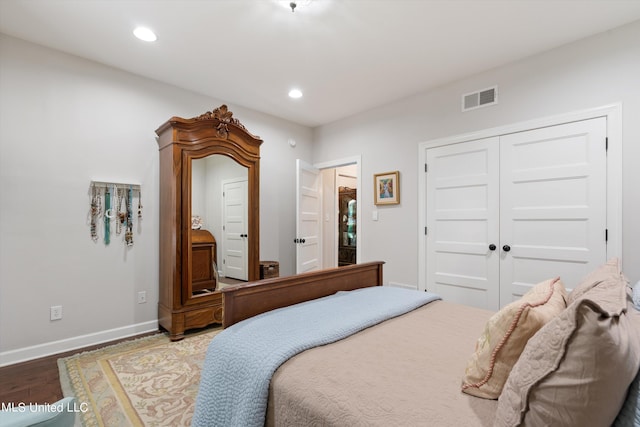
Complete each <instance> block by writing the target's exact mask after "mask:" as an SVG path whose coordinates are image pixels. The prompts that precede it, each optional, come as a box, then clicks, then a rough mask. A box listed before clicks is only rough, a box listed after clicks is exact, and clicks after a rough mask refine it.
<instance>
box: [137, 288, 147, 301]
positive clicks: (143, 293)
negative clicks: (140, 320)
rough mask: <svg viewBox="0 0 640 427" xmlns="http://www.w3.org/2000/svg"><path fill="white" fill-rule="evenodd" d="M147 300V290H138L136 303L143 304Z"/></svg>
mask: <svg viewBox="0 0 640 427" xmlns="http://www.w3.org/2000/svg"><path fill="white" fill-rule="evenodd" d="M145 302H147V291H140V292H138V304H144V303H145Z"/></svg>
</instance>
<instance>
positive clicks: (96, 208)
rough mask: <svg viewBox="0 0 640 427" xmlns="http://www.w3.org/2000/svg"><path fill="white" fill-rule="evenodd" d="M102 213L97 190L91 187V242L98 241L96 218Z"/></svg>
mask: <svg viewBox="0 0 640 427" xmlns="http://www.w3.org/2000/svg"><path fill="white" fill-rule="evenodd" d="M101 212H102V206H101V202H100V194H99V190H98V189H97V188H96V187H95V186H93V187H92V188H91V240H93V241H94V242H97V241H98V226H97V222H98V218H99V217H100V213H101Z"/></svg>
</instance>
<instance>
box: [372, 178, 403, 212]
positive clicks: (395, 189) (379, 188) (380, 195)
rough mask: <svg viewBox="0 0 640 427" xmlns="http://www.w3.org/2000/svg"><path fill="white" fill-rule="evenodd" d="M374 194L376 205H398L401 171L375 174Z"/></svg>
mask: <svg viewBox="0 0 640 427" xmlns="http://www.w3.org/2000/svg"><path fill="white" fill-rule="evenodd" d="M373 195H374V203H375V204H376V205H397V204H398V203H400V172H398V171H395V172H385V173H377V174H375V175H373Z"/></svg>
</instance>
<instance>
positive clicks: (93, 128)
mask: <svg viewBox="0 0 640 427" xmlns="http://www.w3.org/2000/svg"><path fill="white" fill-rule="evenodd" d="M0 94H1V96H0V365H3V364H8V363H13V362H16V361H19V360H22V359H27V358H32V357H38V356H42V355H44V354H50V353H55V352H59V351H63V350H67V349H70V348H75V347H80V346H84V345H88V344H92V343H95V342H99V341H103V340H108V339H113V338H118V337H121V336H125V335H129V334H135V333H138V332H141V331H144V330H150V329H153V328H155V327H156V325H157V301H158V231H157V230H158V198H159V195H158V146H157V143H156V139H155V136H156V135H155V133H154V131H155V129H156V128H158V127H159V126H160V125H161V124H162V123H164V122H165V121H166V120H167V119H169V118H170V117H172V116H182V117H193V116H196V115H199V114H201V113H203V112H205V111H210V110H211V109H213V108H215V107H218V106H219V105H220V104H222V103H223V101H220V100H215V99H211V98H208V97H204V96H201V95H197V94H194V93H192V92H188V91H184V90H181V89H178V88H176V87H173V86H169V85H165V84H161V83H158V82H155V81H152V80H149V79H145V78H141V77H138V76H135V75H132V74H129V73H125V72H122V71H119V70H116V69H113V68H110V67H107V66H103V65H101V64H98V63H95V62H91V61H87V60H84V59H81V58H78V57H74V56H70V55H67V54H64V53H61V52H57V51H54V50H50V49H47V48H43V47H40V46H37V45H34V44H30V43H27V42H24V41H21V40H18V39H14V38H11V37H7V36H4V35H0ZM229 108H230V110H231V111H233V113H234V117H236V118H238V119H239V120H240V121H241V122H242V123H243V124H244V125H245V126H246V127H247V129H249V130H250V131H251V132H252V133H254V134H255V135H258V136H260V137H261V138H262V139H263V140H264V143H263V144H262V147H261V155H262V159H261V165H260V166H261V170H260V172H261V193H260V203H261V214H262V215H261V236H260V237H261V244H260V252H261V256H262V257H263V259H271V260H278V261H280V269H281V273H282V274H292V273H293V271H294V265H295V264H294V261H295V258H294V257H295V252H294V248H293V244H288V243H287V242H292V241H293V239H294V234H295V159H296V158H298V157H299V158H302V159H307V160H309V159H310V157H311V136H312V135H311V134H312V132H311V130H310V129H308V128H306V127H304V126H300V125H297V124H293V123H291V122H287V121H284V120H281V119H277V118H275V117H272V116H268V115H265V114H262V113H258V112H255V111H252V110H248V109H244V108H241V107H238V106H234V105H229ZM289 138H293V139H295V140H296V141H297V145H296V147H295V148H291V147H289V145H288V143H287V140H288V139H289ZM92 179H95V180H102V181H115V182H133V183H139V184H141V186H142V203H143V205H144V213H143V214H144V217H143V220H142V221H141V223H140V224H136V226H135V229H134V246H133V247H132V248H126V247H125V245H124V244H123V243H122V242H121V241H120V240H119V239H116V238H115V236H114V238H113V239H112V242H111V245H109V246H108V247H105V245H104V244H103V243H102V241H99V242H98V243H94V242H93V241H92V240H91V239H90V234H89V224H88V222H87V213H88V210H89V184H90V181H91V180H92ZM142 290H144V291H146V292H147V301H148V302H147V303H146V304H140V305H139V304H137V302H136V295H137V293H138V291H142ZM52 305H62V306H63V319H62V320H58V321H50V320H49V308H50V306H52Z"/></svg>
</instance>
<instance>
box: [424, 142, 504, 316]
mask: <svg viewBox="0 0 640 427" xmlns="http://www.w3.org/2000/svg"><path fill="white" fill-rule="evenodd" d="M499 154H500V153H499V144H498V138H497V137H496V138H488V139H483V140H478V141H472V142H465V143H462V144H452V145H447V146H443V147H437V148H431V149H428V150H427V165H428V174H427V186H426V192H427V194H426V201H427V212H426V214H427V239H426V246H427V248H426V254H427V259H426V262H427V268H426V271H427V290H429V291H430V292H435V293H437V294H439V295H440V296H442V297H443V298H444V299H445V300H447V301H453V302H458V303H461V304H465V305H471V306H475V307H480V308H486V309H490V310H497V309H498V308H499V304H500V303H499V298H500V293H499V268H500V267H499V256H500V252H499V250H497V245H498V244H499V241H498V238H499V222H498V221H499V212H498V208H499V198H498V197H499V194H498V192H499V187H500V186H499V181H498V179H499V169H500V165H499ZM491 248H493V249H491Z"/></svg>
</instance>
